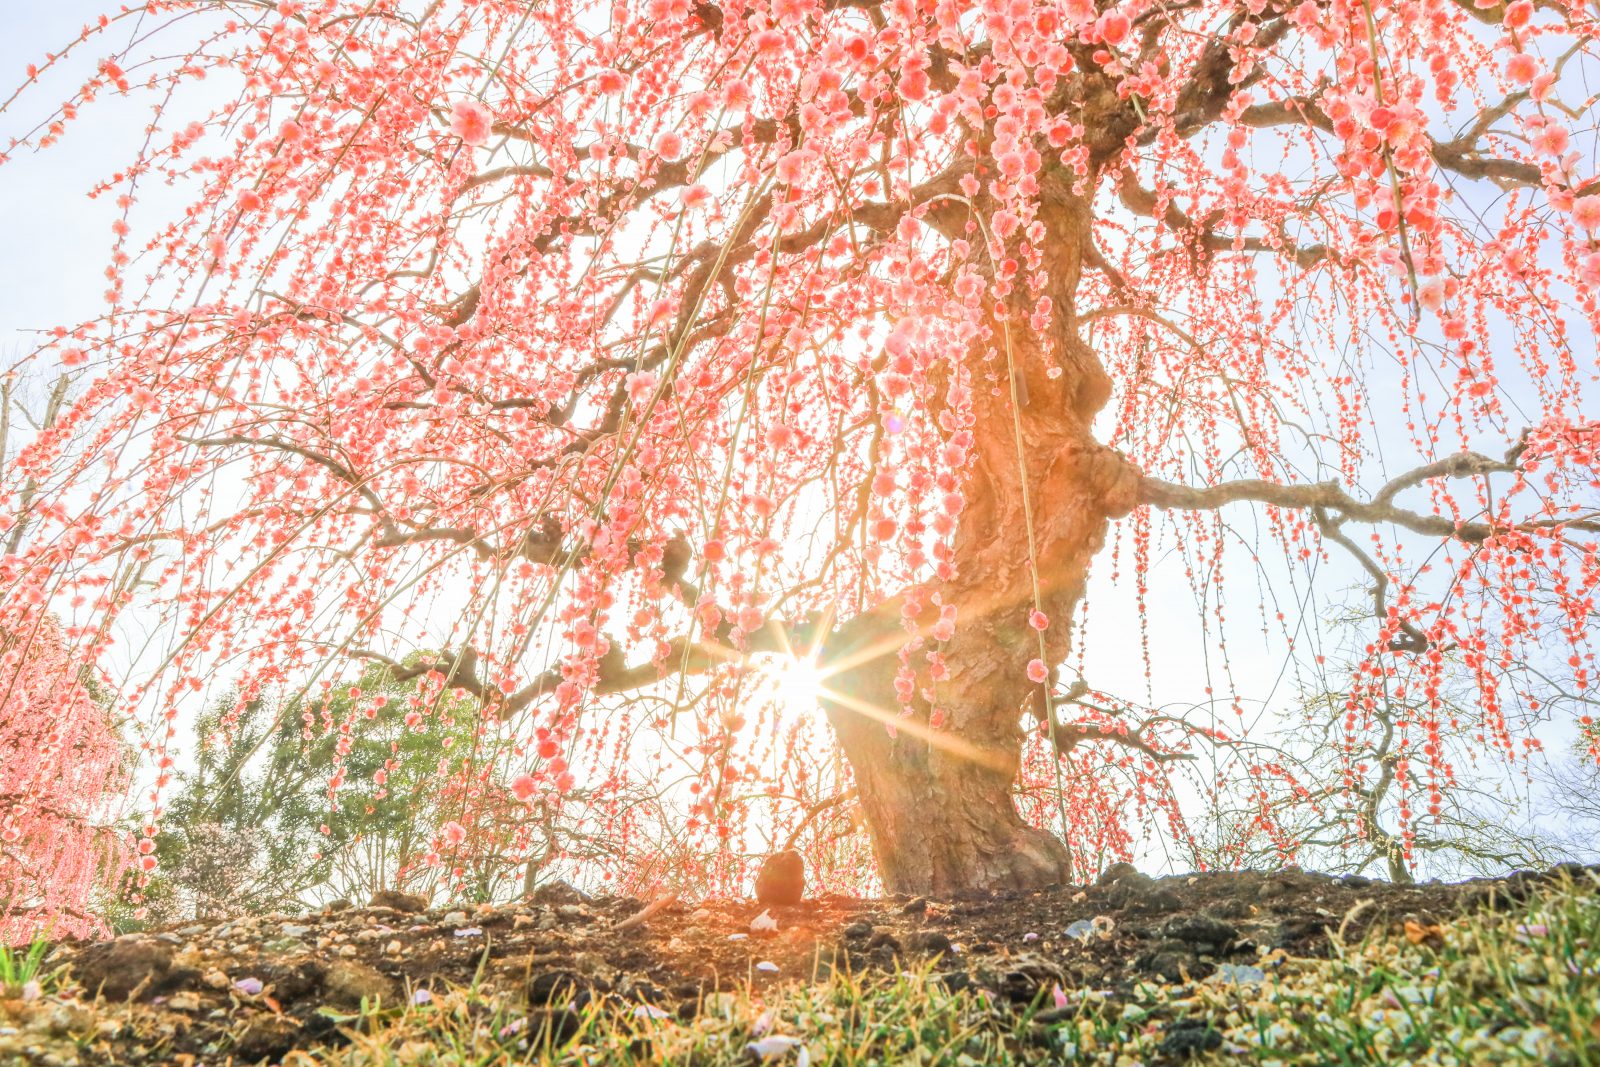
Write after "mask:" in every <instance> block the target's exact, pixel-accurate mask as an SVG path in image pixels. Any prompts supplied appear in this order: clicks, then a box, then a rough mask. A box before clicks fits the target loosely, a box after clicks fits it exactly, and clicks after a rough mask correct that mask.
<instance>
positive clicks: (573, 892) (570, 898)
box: [528, 879, 589, 904]
mask: <svg viewBox="0 0 1600 1067" xmlns="http://www.w3.org/2000/svg"><path fill="white" fill-rule="evenodd" d="M528 899H529V900H531V901H533V902H534V903H535V904H586V903H588V901H589V898H588V896H586V895H585V894H584V893H583V892H582V891H580V890H578V889H575V888H574V887H572V886H571V885H569V884H567V883H566V882H563V881H561V880H559V879H557V880H556V881H554V882H549V883H547V884H545V885H542V886H540V887H539V888H538V889H535V890H534V891H533V895H532V896H530V897H529V898H528Z"/></svg>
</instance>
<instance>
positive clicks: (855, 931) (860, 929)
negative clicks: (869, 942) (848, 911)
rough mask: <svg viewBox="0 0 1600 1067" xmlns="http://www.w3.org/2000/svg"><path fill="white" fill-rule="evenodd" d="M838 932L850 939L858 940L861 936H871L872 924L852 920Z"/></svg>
mask: <svg viewBox="0 0 1600 1067" xmlns="http://www.w3.org/2000/svg"><path fill="white" fill-rule="evenodd" d="M839 933H840V934H842V935H843V936H844V937H845V938H847V939H849V940H851V941H860V940H861V939H862V938H866V937H871V936H872V924H871V923H863V922H854V923H851V924H850V925H849V926H846V927H845V928H844V929H843V930H841V931H839Z"/></svg>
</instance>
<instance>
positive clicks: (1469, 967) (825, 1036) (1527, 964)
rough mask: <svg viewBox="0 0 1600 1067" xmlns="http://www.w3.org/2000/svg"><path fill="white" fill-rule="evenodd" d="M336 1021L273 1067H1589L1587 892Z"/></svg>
mask: <svg viewBox="0 0 1600 1067" xmlns="http://www.w3.org/2000/svg"><path fill="white" fill-rule="evenodd" d="M1584 877H1585V878H1588V879H1589V880H1591V881H1592V880H1593V879H1592V876H1584ZM1063 1001H1064V1004H1063V1003H1062V1002H1063ZM339 1021H340V1023H341V1024H342V1026H343V1028H344V1030H345V1032H346V1034H347V1035H348V1037H349V1038H350V1041H349V1044H348V1045H346V1046H344V1047H342V1048H338V1049H326V1050H321V1051H317V1052H302V1053H294V1054H291V1056H290V1057H289V1058H288V1059H286V1060H285V1067H402V1065H405V1067H411V1065H418V1067H432V1065H450V1067H466V1065H473V1067H500V1065H510V1064H524V1063H529V1064H539V1065H548V1067H567V1065H579V1064H585V1065H588V1064H643V1063H652V1064H683V1065H696V1067H699V1065H705V1067H721V1065H727V1067H732V1065H735V1064H738V1065H748V1064H751V1063H754V1062H758V1061H761V1060H765V1062H768V1063H772V1064H795V1063H809V1064H813V1065H820V1064H838V1065H850V1067H867V1065H875V1064H882V1065H890V1064H895V1065H898V1064H925V1065H933V1064H950V1065H958V1067H967V1065H974V1067H975V1065H978V1064H995V1065H1007V1064H1028V1063H1062V1062H1067V1063H1093V1064H1111V1065H1114V1067H1126V1065H1133V1064H1146V1063H1149V1064H1154V1063H1163V1062H1179V1061H1184V1060H1187V1062H1193V1063H1218V1064H1220V1063H1238V1062H1239V1061H1240V1060H1241V1059H1243V1060H1245V1061H1247V1062H1253V1063H1260V1064H1264V1065H1269V1067H1270V1065H1274V1064H1281V1065H1299V1064H1345V1065H1355V1064H1395V1063H1407V1064H1439V1065H1461V1067H1466V1065H1469V1064H1484V1063H1495V1064H1512V1063H1528V1064H1533V1063H1539V1064H1552V1065H1555V1067H1600V885H1590V884H1585V885H1583V886H1576V885H1573V884H1572V883H1570V882H1569V883H1567V884H1565V885H1563V886H1560V887H1557V888H1555V889H1553V890H1549V891H1546V892H1544V893H1541V894H1540V895H1538V896H1536V897H1534V898H1532V899H1530V900H1527V901H1524V902H1522V903H1520V904H1517V905H1515V906H1513V907H1511V908H1509V909H1508V910H1504V911H1495V912H1483V913H1480V914H1477V915H1475V916H1472V917H1469V918H1465V919H1462V920H1459V921H1456V922H1453V923H1450V924H1448V925H1445V926H1443V927H1422V926H1418V925H1414V926H1412V927H1410V928H1408V930H1407V932H1406V933H1404V934H1401V933H1397V932H1385V933H1380V934H1374V935H1372V936H1369V937H1367V938H1365V939H1363V940H1362V941H1360V942H1358V943H1356V944H1340V945H1339V946H1338V947H1337V950H1336V952H1335V953H1334V955H1333V956H1332V957H1331V958H1329V959H1321V960H1307V959H1295V958H1290V957H1287V956H1285V955H1283V954H1282V953H1281V952H1275V953H1263V954H1262V955H1261V957H1260V958H1259V959H1257V960H1256V961H1255V962H1254V963H1253V964H1252V965H1250V967H1247V968H1243V969H1235V970H1232V971H1230V972H1225V973H1224V974H1221V975H1215V976H1212V977H1211V978H1210V979H1208V980H1206V981H1199V982H1189V983H1182V984H1175V985H1166V984H1139V985H1135V986H1133V987H1132V988H1123V989H1117V990H1077V991H1072V992H1070V993H1064V994H1062V996H1061V997H1060V998H1059V999H1058V998H1057V997H1056V996H1055V995H1054V993H1053V992H1047V993H1044V994H1042V995H1041V997H1040V999H1039V1001H1038V1002H1036V1003H1034V1004H1032V1005H1028V1006H1024V1007H1022V1008H1020V1009H1019V1008H1017V1007H1015V1006H1012V1005H1006V1004H1002V1003H997V1002H996V1001H995V1000H994V999H993V998H992V997H991V996H990V995H989V994H987V993H986V992H984V991H982V990H952V989H950V988H947V987H946V986H945V985H944V984H942V983H941V981H940V980H939V978H938V976H937V974H936V972H934V971H933V970H932V969H931V968H923V969H918V970H912V971H905V972H902V973H899V974H873V975H848V974H836V975H834V976H833V977H831V978H829V979H827V980H824V981H819V982H817V983H815V984H812V985H795V986H789V987H787V988H785V989H782V990H780V991H769V992H768V993H767V994H765V995H761V996H758V995H756V994H753V993H752V992H750V991H748V990H746V991H743V992H738V993H724V994H717V995H713V996H712V997H710V998H708V999H707V1000H706V1001H705V1002H704V1003H703V1004H702V1010H701V1012H700V1013H699V1015H698V1016H697V1017H696V1018H694V1019H689V1020H680V1019H677V1018H670V1017H668V1018H658V1017H654V1016H653V1015H652V1014H651V1013H649V1012H648V1011H645V1010H643V1009H640V1008H638V1007H637V1006H636V1005H632V1004H626V1005H625V1004H620V1003H615V1002H603V1001H600V1002H594V1003H592V1004H589V1005H587V1006H586V1007H584V1008H582V1009H581V1010H576V1011H573V1012H570V1013H567V1012H561V1011H557V1012H555V1013H554V1014H550V1013H533V1014H529V1013H528V1012H527V1010H526V1008H525V1007H524V1006H523V1005H522V1004H520V1003H516V1002H513V1001H511V1000H507V999H505V998H502V997H497V996H495V995H492V994H487V993H483V992H481V991H479V990H477V989H475V988H461V989H455V990H450V991H446V992H441V993H439V994H438V995H437V996H435V997H434V998H433V1000H432V1001H431V1002H430V1003H428V1004H423V1005H416V1004H412V1005H407V1006H404V1007H400V1008H389V1009H382V1010H379V1009H376V1008H369V1009H365V1010H363V1012H362V1013H360V1014H359V1015H351V1016H346V1017H342V1018H341V1019H340V1020H339ZM764 1053H765V1055H763V1054H764ZM1191 1056H1192V1058H1191Z"/></svg>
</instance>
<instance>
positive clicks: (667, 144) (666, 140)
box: [656, 130, 684, 163]
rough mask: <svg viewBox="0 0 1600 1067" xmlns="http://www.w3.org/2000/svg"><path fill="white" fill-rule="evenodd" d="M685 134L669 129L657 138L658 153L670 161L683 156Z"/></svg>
mask: <svg viewBox="0 0 1600 1067" xmlns="http://www.w3.org/2000/svg"><path fill="white" fill-rule="evenodd" d="M683 148H684V145H683V134H681V133H679V132H678V131H677V130H667V131H665V132H663V133H662V134H661V135H660V136H659V137H657V138H656V155H658V156H660V157H661V158H662V159H664V160H666V161H667V162H668V163H671V162H674V161H675V160H678V159H681V158H682V157H683Z"/></svg>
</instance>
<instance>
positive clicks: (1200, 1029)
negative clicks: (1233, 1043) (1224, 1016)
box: [1158, 1019, 1222, 1059]
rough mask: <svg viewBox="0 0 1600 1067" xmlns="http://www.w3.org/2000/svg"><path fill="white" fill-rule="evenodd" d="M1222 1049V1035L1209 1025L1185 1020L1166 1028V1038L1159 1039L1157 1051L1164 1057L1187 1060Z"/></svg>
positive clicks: (1199, 1021)
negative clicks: (1159, 1043)
mask: <svg viewBox="0 0 1600 1067" xmlns="http://www.w3.org/2000/svg"><path fill="white" fill-rule="evenodd" d="M1221 1047H1222V1033H1221V1032H1220V1031H1218V1030H1215V1029H1213V1028H1212V1026H1211V1024H1210V1023H1207V1022H1204V1021H1201V1020H1194V1019H1185V1020H1182V1021H1180V1022H1175V1023H1173V1024H1172V1025H1171V1026H1168V1027H1167V1032H1166V1036H1165V1037H1163V1038H1162V1039H1161V1045H1160V1047H1159V1049H1158V1051H1159V1052H1160V1053H1161V1054H1162V1055H1164V1056H1172V1057H1174V1058H1175V1059H1189V1058H1190V1057H1193V1056H1198V1055H1200V1054H1201V1053H1205V1052H1214V1051H1216V1050H1217V1049H1219V1048H1221Z"/></svg>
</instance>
